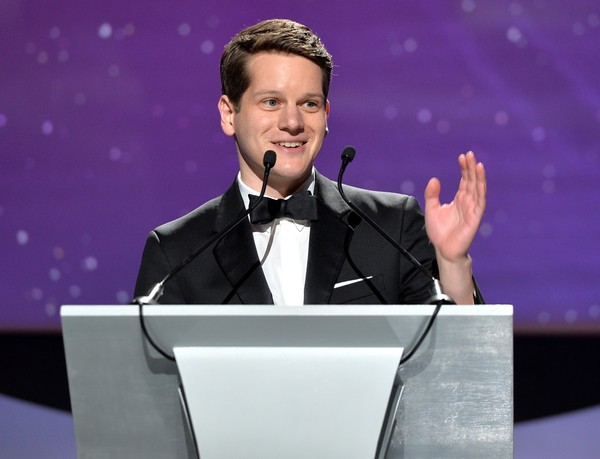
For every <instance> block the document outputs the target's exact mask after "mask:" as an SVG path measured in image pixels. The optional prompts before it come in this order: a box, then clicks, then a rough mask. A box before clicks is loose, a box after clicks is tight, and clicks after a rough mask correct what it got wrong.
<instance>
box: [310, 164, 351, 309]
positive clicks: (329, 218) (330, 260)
mask: <svg viewBox="0 0 600 459" xmlns="http://www.w3.org/2000/svg"><path fill="white" fill-rule="evenodd" d="M315 195H316V196H317V203H318V209H319V210H318V212H319V219H318V220H317V221H316V222H313V223H312V224H311V229H310V242H309V250H308V265H307V269H306V284H305V287H304V303H305V304H327V303H329V299H330V297H331V294H332V293H333V286H334V285H335V283H336V281H337V279H338V277H339V273H340V270H341V269H342V265H343V263H344V259H345V256H344V239H345V238H346V235H347V232H348V231H351V230H349V228H348V225H347V223H346V221H345V217H346V216H347V215H348V214H349V213H350V209H349V208H348V206H347V205H346V203H345V202H344V201H343V200H342V198H341V197H340V195H339V193H338V191H337V188H336V187H335V185H334V184H333V182H331V181H330V180H329V179H327V178H325V177H323V176H322V175H321V174H319V173H318V172H317V174H316V185H315Z"/></svg>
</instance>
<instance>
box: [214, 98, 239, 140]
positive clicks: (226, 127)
mask: <svg viewBox="0 0 600 459" xmlns="http://www.w3.org/2000/svg"><path fill="white" fill-rule="evenodd" d="M218 105H219V113H220V114H221V129H223V132H224V133H225V135H228V136H233V135H234V134H235V128H234V126H233V118H234V116H235V108H234V106H233V103H232V102H231V101H230V100H229V97H227V96H225V95H223V96H221V98H220V99H219V104H218Z"/></svg>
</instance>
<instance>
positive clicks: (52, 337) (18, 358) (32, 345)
mask: <svg viewBox="0 0 600 459" xmlns="http://www.w3.org/2000/svg"><path fill="white" fill-rule="evenodd" d="M0 350H1V357H0V393H2V394H4V395H8V396H11V397H15V398H19V399H23V400H27V401H30V402H34V403H37V404H40V405H45V406H49V407H53V408H58V409H60V410H65V411H69V410H70V401H69V389H68V381H67V372H66V364H65V357H64V349H63V341H62V336H61V334H60V333H57V332H45V333H41V332H36V333H34V332H27V333H25V332H10V333H9V332H3V333H0ZM514 362H515V366H514V369H515V372H514V374H515V378H514V396H515V399H514V400H515V404H514V407H515V411H514V414H515V422H520V421H526V420H530V419H535V418H540V417H545V416H551V415H555V414H559V413H564V412H567V411H572V410H577V409H580V408H585V407H588V406H592V405H597V404H600V390H599V389H598V388H599V387H600V333H598V332H584V333H577V334H565V333H553V334H534V333H518V332H516V333H515V338H514Z"/></svg>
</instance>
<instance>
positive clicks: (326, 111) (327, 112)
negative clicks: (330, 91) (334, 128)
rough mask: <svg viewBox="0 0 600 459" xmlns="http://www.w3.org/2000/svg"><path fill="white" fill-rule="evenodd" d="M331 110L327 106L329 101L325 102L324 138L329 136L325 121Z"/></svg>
mask: <svg viewBox="0 0 600 459" xmlns="http://www.w3.org/2000/svg"><path fill="white" fill-rule="evenodd" d="M330 109H331V105H330V104H329V100H326V101H325V137H327V134H329V127H328V126H327V119H328V118H329V110H330Z"/></svg>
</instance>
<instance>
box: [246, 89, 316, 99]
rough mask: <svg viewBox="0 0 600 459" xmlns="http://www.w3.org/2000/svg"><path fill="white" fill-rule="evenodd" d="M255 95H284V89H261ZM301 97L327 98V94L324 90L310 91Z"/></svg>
mask: <svg viewBox="0 0 600 459" xmlns="http://www.w3.org/2000/svg"><path fill="white" fill-rule="evenodd" d="M254 96H255V97H261V96H283V92H282V91H277V90H261V91H256V92H255V93H254ZM301 99H322V100H325V95H324V94H323V93H322V92H318V93H316V92H308V93H305V94H303V95H302V97H301Z"/></svg>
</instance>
